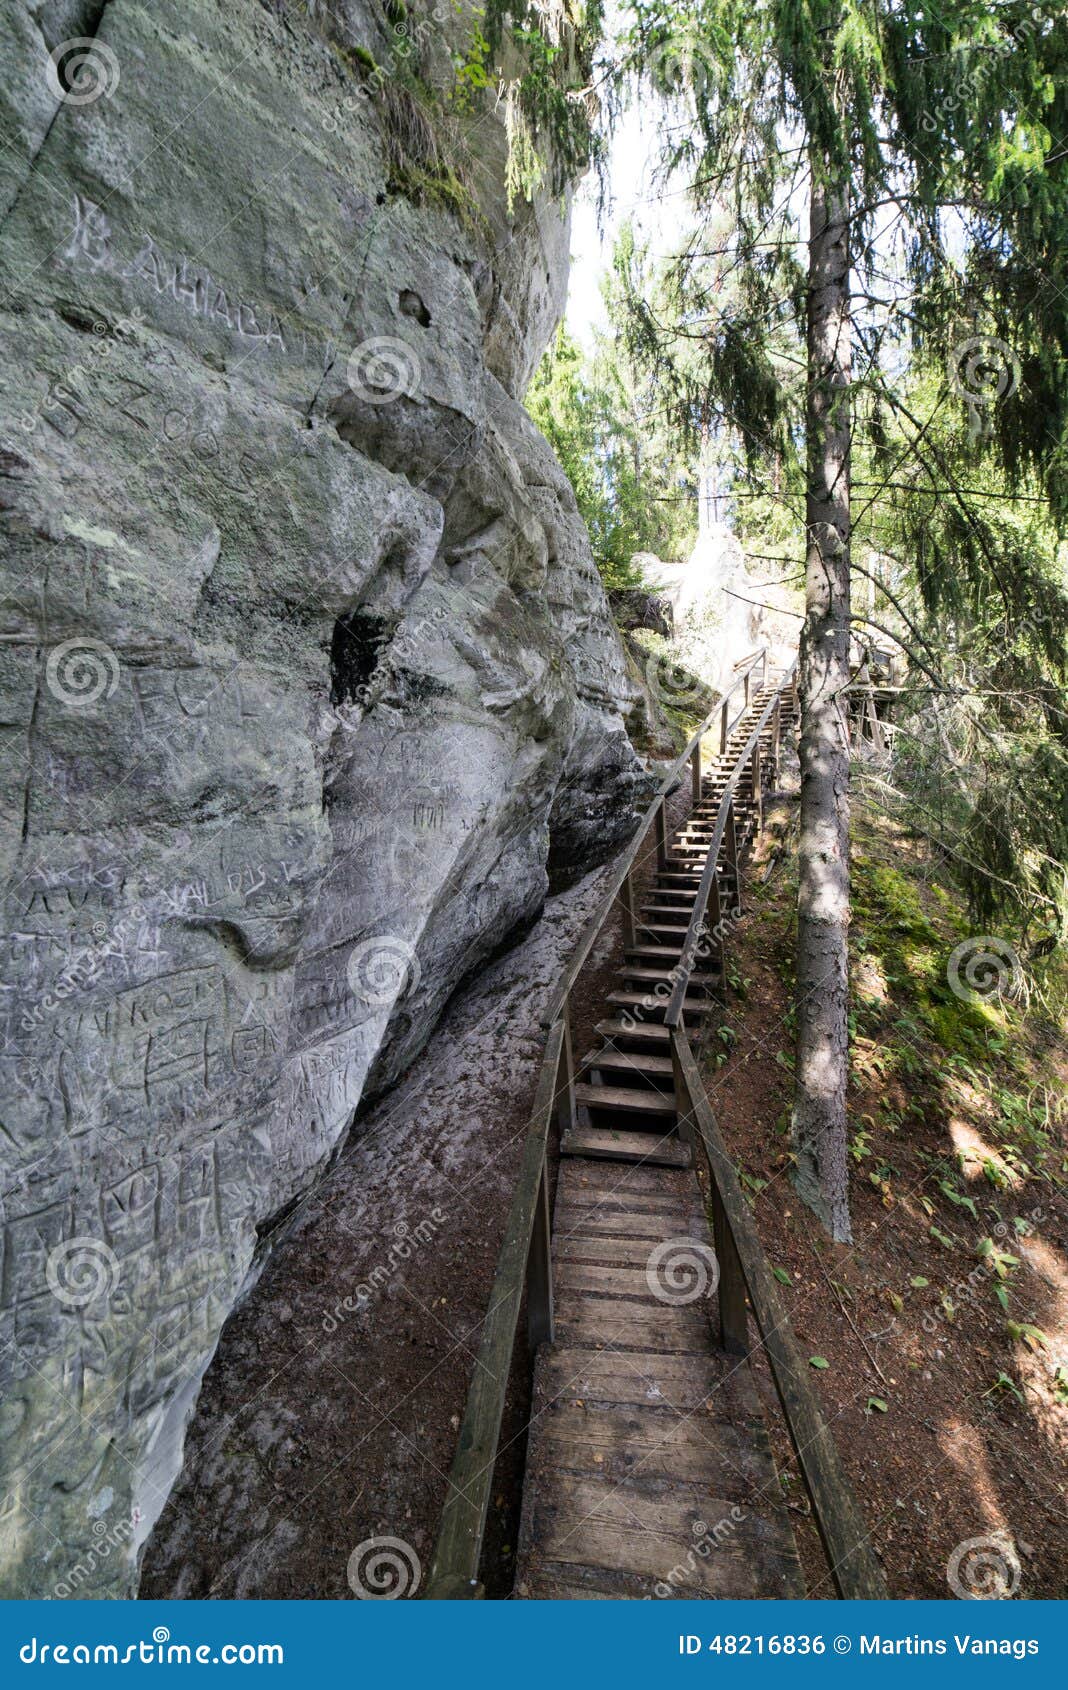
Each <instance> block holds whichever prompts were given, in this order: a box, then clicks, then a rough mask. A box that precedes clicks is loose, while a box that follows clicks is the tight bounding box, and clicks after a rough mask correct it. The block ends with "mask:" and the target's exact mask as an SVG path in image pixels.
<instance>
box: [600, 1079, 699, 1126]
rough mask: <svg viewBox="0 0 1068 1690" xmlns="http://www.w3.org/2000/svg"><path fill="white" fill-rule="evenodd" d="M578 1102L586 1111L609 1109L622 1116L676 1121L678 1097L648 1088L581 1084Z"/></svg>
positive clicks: (672, 1093) (671, 1093)
mask: <svg viewBox="0 0 1068 1690" xmlns="http://www.w3.org/2000/svg"><path fill="white" fill-rule="evenodd" d="M575 1102H576V1103H577V1104H585V1105H586V1108H587V1109H598V1110H601V1109H610V1110H611V1111H612V1113H613V1114H621V1115H634V1114H638V1115H666V1116H668V1117H669V1119H670V1120H672V1121H673V1120H674V1119H675V1115H676V1108H675V1093H674V1092H673V1091H672V1092H670V1093H668V1092H660V1091H649V1089H648V1088H647V1087H645V1086H591V1085H585V1084H583V1083H582V1082H581V1081H580V1082H579V1084H578V1085H576V1087H575Z"/></svg>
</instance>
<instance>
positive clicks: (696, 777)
mask: <svg viewBox="0 0 1068 1690" xmlns="http://www.w3.org/2000/svg"><path fill="white" fill-rule="evenodd" d="M690 772H691V775H692V777H693V784H692V788H691V791H692V795H693V802H694V805H695V806H696V805H697V804H699V803H700V802H701V741H700V740H698V741H697V744H696V745H695V746H694V748H693V757H692V759H691V762H690Z"/></svg>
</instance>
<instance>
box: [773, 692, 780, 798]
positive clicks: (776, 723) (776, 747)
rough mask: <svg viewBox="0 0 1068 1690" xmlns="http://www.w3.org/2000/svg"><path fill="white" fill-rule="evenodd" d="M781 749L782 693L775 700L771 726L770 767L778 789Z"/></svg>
mask: <svg viewBox="0 0 1068 1690" xmlns="http://www.w3.org/2000/svg"><path fill="white" fill-rule="evenodd" d="M781 749H782V694H781V693H780V694H779V696H778V698H777V699H776V700H775V714H774V716H773V717H772V727H771V767H772V775H773V778H774V781H775V790H776V792H778V790H779V761H780V756H781Z"/></svg>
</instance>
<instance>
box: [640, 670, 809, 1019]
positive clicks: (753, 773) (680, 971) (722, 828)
mask: <svg viewBox="0 0 1068 1690" xmlns="http://www.w3.org/2000/svg"><path fill="white" fill-rule="evenodd" d="M796 689H797V665H796V663H795V664H794V665H793V667H792V668H791V669H790V670H788V672H787V674H786V675H785V677H784V678H783V680H782V681H781V682H780V683H779V685H778V687H777V688H776V690H775V692H774V693H773V695H772V697H771V698H769V699H768V702H767V704H766V705H765V706H764V709H763V710H762V711H761V714H760V720H759V721H758V722H757V725H756V727H755V728H754V729H753V731H752V733H751V734H750V735H749V738H748V739H747V740H746V742H745V745H744V746H743V747H742V750H741V751H740V752H739V753H738V756H737V758H736V760H735V764H734V768H733V769H732V770H731V773H730V775H729V776H728V778H727V785H726V787H725V789H724V792H723V797H722V798H721V799H720V804H719V810H718V811H717V813H716V826H715V830H714V832H713V834H712V843H711V845H710V847H709V851H708V857H707V860H706V862H705V866H704V871H703V873H702V875H701V883H700V885H699V887H698V889H697V896H696V898H695V899H694V905H693V910H692V911H691V913H690V924H689V927H688V928H687V929H686V938H685V939H684V940H683V945H682V954H681V956H680V958H679V963H678V967H677V969H676V971H675V984H674V987H673V988H672V993H671V999H670V1001H669V1003H668V1007H667V1012H666V1014H665V1016H664V1020H665V1021H666V1023H667V1025H668V1026H669V1027H677V1026H679V1025H680V1023H681V1021H682V1015H683V1007H684V1004H685V1001H686V993H687V991H688V990H689V985H690V975H691V974H692V972H693V969H694V966H695V964H696V962H697V959H698V957H699V956H700V954H701V948H702V943H703V941H704V940H705V939H706V933H705V917H706V915H708V914H709V913H710V914H711V920H712V937H713V940H714V942H715V943H717V944H718V945H719V947H720V950H721V951H722V937H721V933H720V923H721V920H722V912H721V909H720V894H719V879H718V874H719V855H720V851H721V850H722V848H723V844H724V840H726V845H727V852H726V857H727V863H728V864H729V865H730V868H731V872H732V873H733V875H734V906H735V913H736V914H738V913H740V912H741V908H742V866H741V863H740V861H739V853H738V830H737V827H736V825H735V802H734V800H735V793H736V792H737V789H738V785H739V782H740V781H741V778H742V776H743V775H744V774H745V773H746V772H748V774H749V780H750V788H749V790H750V793H751V797H752V803H753V820H754V826H755V829H756V831H757V832H759V830H760V821H761V815H762V813H763V812H762V802H763V800H762V793H763V771H762V769H761V758H760V736H761V735H762V733H763V732H764V729H765V728H766V727H767V725H768V722H769V721H771V722H772V724H773V726H772V737H771V761H772V768H773V770H774V774H775V777H776V778H777V777H778V772H779V750H780V745H781V735H782V705H783V699H784V698H785V697H786V695H787V694H788V693H789V694H791V695H793V696H796ZM709 900H711V905H712V908H711V912H709Z"/></svg>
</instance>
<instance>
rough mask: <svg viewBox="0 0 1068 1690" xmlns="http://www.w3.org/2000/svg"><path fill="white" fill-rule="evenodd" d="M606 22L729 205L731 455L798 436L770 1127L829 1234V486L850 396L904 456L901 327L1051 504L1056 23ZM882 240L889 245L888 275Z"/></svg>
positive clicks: (771, 13) (834, 980)
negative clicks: (786, 858) (779, 1005)
mask: <svg viewBox="0 0 1068 1690" xmlns="http://www.w3.org/2000/svg"><path fill="white" fill-rule="evenodd" d="M629 11H630V17H631V20H632V25H631V28H630V32H629V39H628V48H629V53H630V63H631V66H632V68H633V67H636V68H637V69H638V71H639V73H640V74H642V75H644V76H646V77H647V78H649V79H650V80H651V81H652V82H653V83H654V85H655V86H656V88H657V89H658V91H659V93H660V94H661V95H662V96H663V97H664V98H665V99H666V100H667V101H668V102H669V107H668V110H669V119H668V122H667V123H666V124H665V129H664V133H665V157H666V162H667V164H668V166H669V167H670V168H671V169H672V170H675V171H678V170H679V169H684V170H688V172H689V175H690V179H691V180H692V183H693V185H694V199H695V204H696V206H697V208H698V210H699V212H700V213H701V214H703V215H707V214H708V213H709V212H710V210H711V209H712V208H713V207H717V206H719V205H721V204H723V203H724V202H726V203H727V204H729V206H730V207H731V209H732V211H733V215H734V223H735V234H734V237H733V243H732V260H733V263H734V264H735V265H736V267H737V269H738V271H739V273H740V276H741V283H740V289H739V291H740V294H741V297H742V301H743V304H742V309H741V311H740V312H738V314H737V315H736V316H735V318H734V321H733V322H732V323H727V322H721V323H719V324H717V325H714V326H712V327H710V328H709V330H708V334H707V339H708V348H709V368H710V383H711V385H713V386H714V388H715V392H716V397H717V400H718V402H719V404H720V405H721V407H722V410H723V413H724V415H726V416H728V417H730V418H732V419H733V420H734V421H735V422H736V423H737V424H738V425H739V426H740V428H741V432H742V437H743V440H744V444H745V449H746V452H747V455H748V457H749V459H750V463H751V464H759V462H760V460H761V458H762V457H765V458H768V457H770V456H771V455H772V454H773V453H774V452H775V451H777V450H780V449H781V448H782V445H783V443H784V441H785V442H786V448H787V452H788V450H789V442H790V438H791V435H790V430H791V428H793V429H795V430H796V429H797V428H800V430H801V431H802V432H803V437H804V440H803V451H802V454H801V456H802V458H803V462H804V467H805V563H804V572H805V594H806V605H805V619H804V627H803V632H802V639H801V659H800V684H801V695H802V723H801V772H802V789H801V835H800V847H799V854H800V864H799V868H800V882H799V898H798V969H797V1024H798V1055H797V1067H796V1089H795V1100H794V1113H793V1123H794V1140H795V1152H796V1158H797V1180H798V1186H799V1189H800V1191H801V1193H802V1195H803V1196H804V1197H805V1199H806V1201H808V1202H809V1203H810V1204H811V1205H812V1207H813V1208H814V1209H815V1210H816V1212H817V1213H818V1214H819V1215H820V1216H821V1218H822V1219H823V1221H824V1222H825V1224H826V1226H827V1228H828V1230H829V1231H830V1233H831V1235H832V1237H834V1238H835V1239H839V1240H844V1239H848V1237H849V1211H848V1202H847V1167H848V1159H847V1136H846V1114H845V1101H846V1082H847V1076H848V1036H847V1035H848V1001H847V941H848V922H849V872H848V855H849V852H848V804H849V759H848V746H847V739H846V694H845V689H846V687H847V686H848V683H849V636H850V629H851V626H852V620H853V613H852V610H851V603H850V575H851V570H850V561H851V556H850V554H851V542H852V524H853V515H854V511H853V501H852V499H851V486H850V482H851V464H852V457H853V452H854V444H855V436H856V430H857V429H858V428H859V427H862V426H864V425H865V424H872V426H874V418H875V416H876V410H875V409H874V408H873V407H872V406H871V405H870V404H867V403H865V404H863V405H862V404H861V403H860V400H861V399H863V400H864V401H865V402H867V401H868V400H870V399H871V397H872V395H878V396H879V397H880V398H881V399H883V400H884V401H885V404H886V406H887V408H888V409H889V411H890V413H891V415H892V417H893V419H894V423H895V426H896V428H897V430H898V431H899V433H900V435H901V436H902V439H903V444H904V450H905V452H906V453H908V454H911V455H912V456H913V457H914V458H917V459H925V458H926V455H927V450H928V447H929V444H930V442H929V439H928V436H927V431H926V429H925V425H924V422H923V420H922V419H920V418H918V417H916V416H915V415H910V410H909V406H908V404H907V400H903V398H902V395H901V392H900V387H899V384H897V383H896V382H895V381H894V380H893V379H892V374H893V367H892V361H891V362H890V363H889V364H888V361H887V358H886V348H887V345H888V344H889V343H890V342H892V341H893V339H894V336H895V335H899V334H900V332H901V330H902V327H904V328H905V330H906V334H905V340H904V344H905V345H906V347H907V353H908V355H909V356H920V357H922V358H925V359H926V360H927V362H928V364H929V365H931V364H935V365H937V364H941V365H942V367H943V369H944V371H945V372H946V378H947V379H946V381H945V393H944V394H943V396H942V398H941V399H940V401H939V403H940V405H941V404H943V403H945V404H949V405H952V406H953V407H954V408H955V409H956V410H957V412H958V414H961V413H962V415H961V421H962V424H967V425H968V427H969V428H970V429H972V430H973V431H974V425H975V421H976V413H977V412H979V413H981V414H980V423H981V431H982V435H983V439H982V445H983V447H984V449H985V450H986V451H987V452H988V453H989V454H992V455H993V458H994V460H995V461H996V464H997V466H998V468H999V470H1000V472H1001V474H1002V477H1003V481H1004V486H1005V489H1006V492H1007V493H1010V494H1011V493H1015V492H1018V491H1019V489H1020V487H1021V486H1022V484H1023V483H1024V481H1025V480H1026V479H1027V478H1028V477H1030V478H1031V479H1032V481H1033V482H1034V483H1035V484H1037V485H1039V486H1040V487H1041V488H1042V490H1043V492H1044V493H1045V495H1046V496H1047V497H1048V498H1049V501H1050V508H1051V510H1052V511H1053V513H1054V515H1055V516H1057V517H1060V516H1062V515H1063V514H1065V512H1066V511H1068V475H1066V465H1068V427H1066V423H1068V377H1066V363H1065V355H1066V353H1068V307H1066V301H1068V285H1066V284H1068V275H1066V273H1065V272H1066V267H1068V169H1066V161H1068V153H1066V151H1065V149H1064V148H1063V147H1062V145H1061V142H1060V138H1061V137H1063V135H1064V134H1065V133H1066V132H1068V121H1066V120H1068V76H1066V74H1065V73H1066V71H1068V25H1066V21H1065V17H1064V14H1063V8H1062V7H1061V6H1060V5H1059V4H1056V5H1054V4H1050V3H1048V0H1040V3H1039V4H1027V3H1024V0H1006V3H1005V4H1004V5H999V6H998V7H997V8H996V9H994V10H992V9H991V8H990V7H989V6H988V5H987V4H985V0H948V3H940V4H939V5H938V6H937V7H936V6H934V5H932V4H928V3H927V0H697V3H696V4H695V3H694V0H685V3H684V0H666V3H664V0H633V3H632V5H631V7H630V8H629ZM802 197H803V198H804V199H805V200H806V201H807V228H806V229H805V231H804V240H803V244H801V243H797V244H795V237H794V222H795V215H796V211H797V208H798V202H799V200H800V199H801V198H802ZM895 229H897V230H899V231H901V232H903V234H904V237H905V241H904V245H905V253H906V257H905V262H904V265H903V267H902V269H901V271H900V273H899V274H897V275H895V276H891V277H890V278H889V284H888V277H887V273H886V257H887V252H888V250H889V249H890V247H891V245H892V241H893V233H894V230H895ZM799 258H800V259H803V262H799V261H798V260H799ZM888 285H889V293H890V297H889V298H887V291H888ZM789 327H792V328H793V330H794V332H795V336H796V341H797V343H798V346H799V348H803V352H802V357H803V363H804V379H803V383H802V384H801V395H800V403H798V402H797V400H798V396H797V391H796V388H797V384H796V382H795V380H794V378H793V373H792V371H791V370H790V369H789V367H788V366H784V365H783V362H782V360H781V359H778V360H777V359H776V356H775V352H774V344H775V340H776V337H780V340H781V336H782V334H783V332H784V328H789ZM727 349H730V352H731V356H729V357H728V356H726V355H725V354H726V352H727ZM858 352H859V354H860V357H859V359H858ZM969 360H970V361H969ZM858 366H859V367H858ZM769 372H771V373H772V374H773V377H774V379H772V380H769V379H768V376H769ZM992 397H993V398H996V399H997V400H998V401H999V403H997V404H996V405H993V404H990V403H988V402H989V401H990V400H991V398H992ZM1000 401H1003V402H1000ZM937 472H938V474H939V475H940V476H942V478H943V481H944V488H943V490H944V493H945V497H946V499H947V501H948V502H949V504H950V505H951V506H952V507H953V508H954V509H955V510H956V511H957V513H958V516H959V522H958V524H957V529H956V533H955V552H956V557H955V562H956V563H957V565H961V564H962V560H966V562H965V563H964V565H963V566H964V568H965V570H966V574H967V575H968V577H969V578H970V579H973V580H974V579H981V580H982V581H983V582H984V583H985V584H988V585H989V586H990V587H991V588H992V590H993V591H995V592H997V593H999V594H1000V595H1001V597H1002V599H1003V601H1004V602H1005V603H1006V605H1008V604H1011V602H1012V601H1013V593H1012V591H1011V590H1007V589H1006V587H1005V583H1004V581H1003V580H1002V581H1001V582H999V581H998V576H999V573H1000V572H1001V571H999V560H998V558H997V557H996V556H995V555H993V554H992V553H991V549H990V546H989V541H988V536H987V534H986V532H985V531H984V525H983V524H982V523H976V522H974V521H971V520H969V518H970V515H971V512H970V507H969V504H968V496H967V492H966V489H965V488H964V487H962V486H961V485H959V484H957V483H955V482H954V479H953V476H954V469H953V466H949V465H946V464H944V463H943V464H939V465H938V466H937ZM887 479H888V480H889V479H890V476H889V474H888V476H887ZM875 497H877V494H872V495H870V496H869V494H868V493H867V492H866V493H865V496H864V500H863V504H864V508H865V510H867V509H868V507H869V506H870V504H871V503H872V502H873V500H874V498H875ZM936 591H937V589H936ZM925 597H926V600H927V602H931V601H932V590H931V586H930V583H928V588H927V591H926V594H925Z"/></svg>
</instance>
